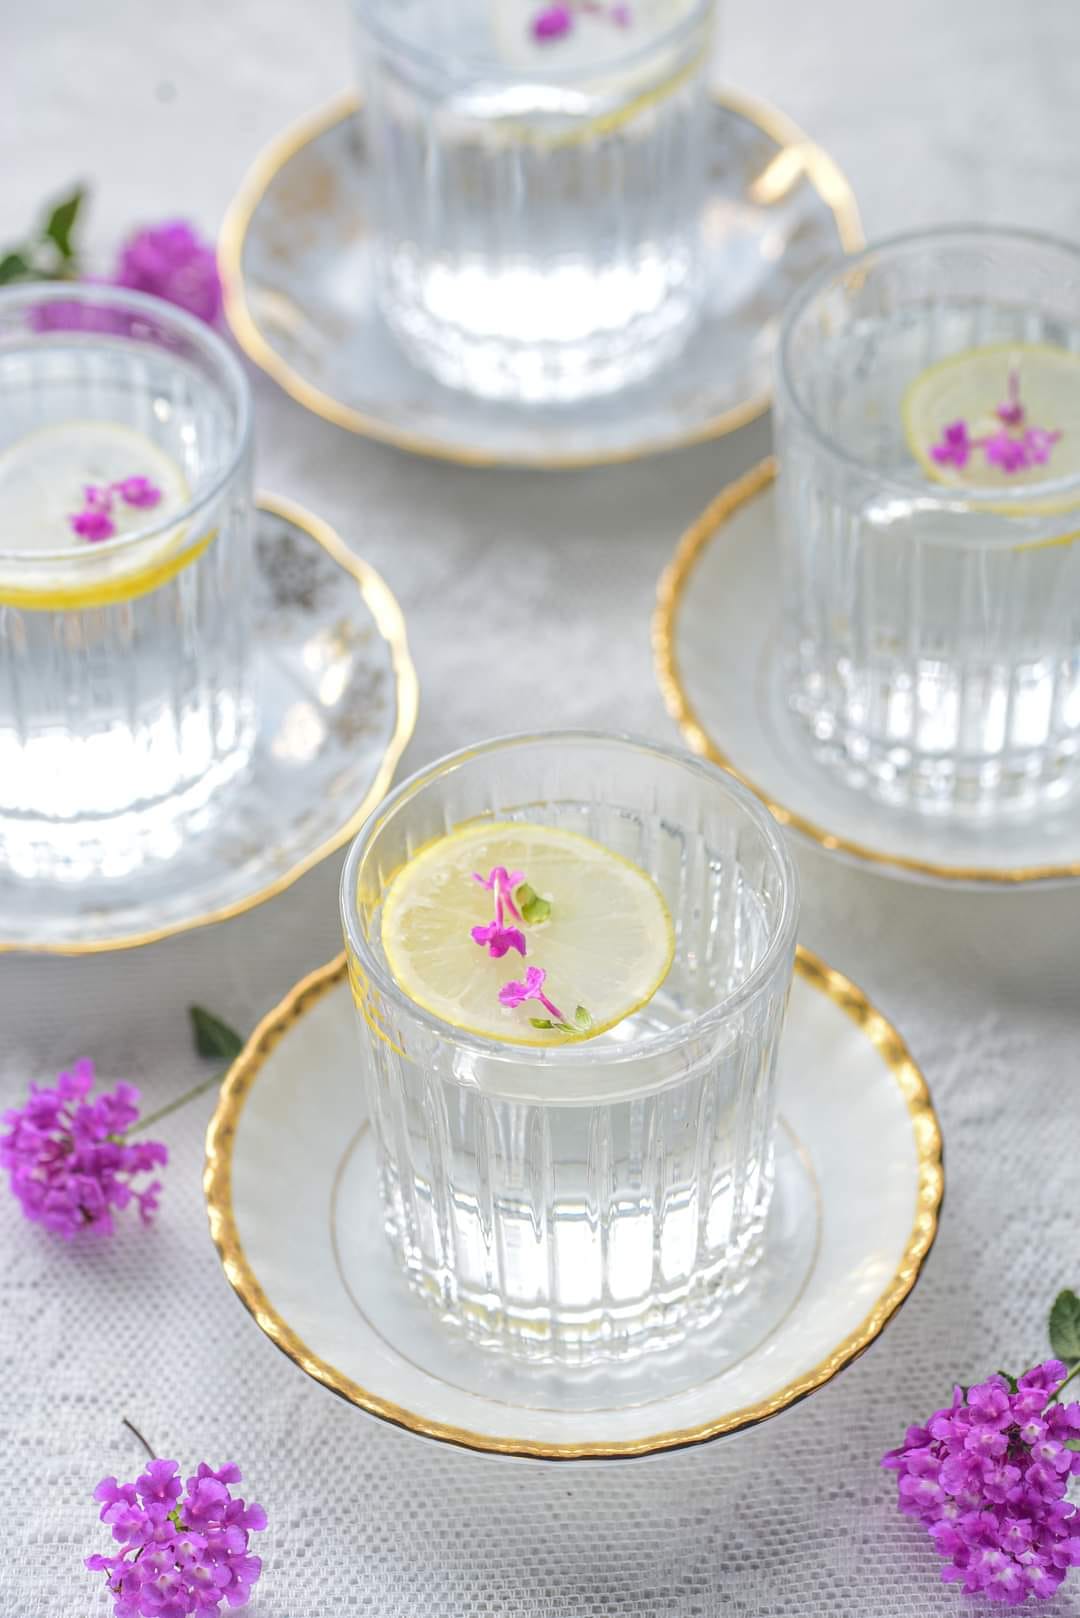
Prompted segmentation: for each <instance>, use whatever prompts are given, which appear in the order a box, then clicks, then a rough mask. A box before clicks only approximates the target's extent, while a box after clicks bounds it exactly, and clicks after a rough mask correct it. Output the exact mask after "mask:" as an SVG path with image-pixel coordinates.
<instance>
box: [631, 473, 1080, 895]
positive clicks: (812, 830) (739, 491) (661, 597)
mask: <svg viewBox="0 0 1080 1618" xmlns="http://www.w3.org/2000/svg"><path fill="white" fill-rule="evenodd" d="M778 464H779V463H778V462H777V459H776V457H775V456H768V457H767V458H766V459H765V460H763V461H759V462H758V464H757V465H756V466H754V467H751V469H750V471H749V472H746V473H744V474H743V476H742V477H740V478H736V479H735V481H734V482H733V483H729V484H728V485H727V486H726V487H725V488H724V489H722V490H721V491H720V493H719V494H718V495H717V497H716V499H715V500H713V501H712V503H711V504H710V505H708V506H706V508H705V510H704V511H703V512H702V514H701V516H700V517H699V518H698V519H697V521H696V522H694V523H691V525H690V527H689V528H688V529H687V530H686V532H685V533H684V534H683V536H682V538H681V539H680V541H679V544H678V546H677V547H676V551H675V555H674V557H673V559H672V560H671V562H669V563H668V565H667V567H666V568H665V569H664V571H663V573H662V574H661V575H660V581H659V584H658V585H657V591H656V607H655V610H654V612H653V620H652V648H653V667H654V669H655V671H656V678H657V681H658V683H659V686H660V692H661V695H662V696H663V699H664V705H665V707H666V708H667V711H668V713H669V714H670V715H671V717H672V719H674V721H675V723H676V724H677V725H678V727H679V730H680V732H681V733H682V738H683V740H684V741H685V743H686V745H687V747H689V749H690V751H691V752H692V753H697V754H698V755H699V757H701V758H707V759H710V760H711V761H712V763H713V764H719V765H720V767H721V769H724V770H727V771H728V772H729V773H730V774H731V775H733V776H734V777H735V778H736V780H737V781H741V782H742V784H743V786H745V787H749V789H750V791H751V792H752V793H754V795H755V797H758V798H760V799H761V801H762V803H763V804H764V805H765V807H766V808H767V809H768V810H769V811H770V812H771V813H772V814H773V815H775V817H776V819H777V820H778V821H779V822H780V824H781V825H782V826H787V827H789V828H790V829H791V830H792V831H795V832H798V833H799V835H800V836H802V837H805V838H807V839H808V840H809V841H810V842H812V843H816V844H817V845H818V847H819V848H823V849H825V851H826V852H827V853H830V854H843V855H846V856H848V857H849V858H851V859H857V860H861V861H863V862H865V863H866V864H867V865H872V866H875V867H879V868H883V869H884V870H886V871H910V872H911V873H912V874H914V875H918V876H921V877H929V878H930V879H931V880H933V881H935V882H960V883H966V884H967V885H968V886H994V887H1005V888H1009V887H1019V886H1020V885H1022V884H1024V883H1030V882H1062V881H1066V880H1069V879H1071V878H1073V877H1078V876H1080V860H1077V861H1073V862H1071V863H1070V864H1067V865H1017V866H1006V867H1002V868H995V867H994V866H987V865H944V864H940V863H938V862H936V861H933V860H919V859H915V858H913V857H912V856H910V855H907V854H886V853H883V852H882V850H881V849H877V848H871V847H870V846H869V844H867V843H859V842H856V841H854V839H852V838H850V837H844V836H842V835H841V834H840V833H839V832H832V831H829V830H828V829H827V828H826V827H824V826H819V825H818V824H817V822H816V821H813V820H810V819H808V818H807V816H806V815H802V814H800V813H799V811H798V810H797V809H792V808H790V806H789V805H787V804H784V803H779V802H778V801H777V800H776V799H775V798H773V797H772V796H771V795H770V793H769V792H767V791H766V789H765V788H764V787H763V786H760V785H759V784H758V783H757V782H756V781H752V780H751V779H750V777H749V776H748V775H746V774H744V772H743V771H742V770H740V768H739V766H738V765H737V764H736V762H735V760H734V759H733V758H732V757H731V755H730V754H729V753H727V752H725V751H724V749H723V748H722V747H721V746H720V744H719V742H717V741H716V740H715V739H714V738H713V737H712V736H710V735H709V732H708V731H707V730H706V729H705V726H704V725H703V724H702V722H701V720H700V718H699V717H698V713H697V709H696V708H695V707H694V704H693V702H692V701H691V700H690V695H689V693H688V691H687V689H686V686H685V684H684V683H683V677H682V670H681V668H680V666H679V653H678V624H679V611H680V608H681V607H682V603H683V598H684V596H685V594H686V591H687V588H688V586H689V584H690V581H691V579H692V578H693V574H694V569H695V567H696V566H697V564H698V562H699V561H700V560H701V557H702V555H703V554H704V552H705V550H706V547H707V546H708V545H709V542H710V541H711V540H712V539H714V538H715V537H716V535H717V534H719V533H720V531H721V530H722V529H723V527H724V525H725V523H726V522H727V521H728V519H729V518H730V517H732V516H733V515H734V514H735V513H736V512H737V511H738V510H739V509H740V508H741V507H742V506H744V505H747V504H748V503H749V502H750V501H751V500H754V499H756V498H757V497H758V496H759V495H761V494H763V493H764V492H765V491H766V490H767V489H768V488H769V486H770V484H771V483H772V482H773V480H774V479H775V477H776V472H777V466H778Z"/></svg>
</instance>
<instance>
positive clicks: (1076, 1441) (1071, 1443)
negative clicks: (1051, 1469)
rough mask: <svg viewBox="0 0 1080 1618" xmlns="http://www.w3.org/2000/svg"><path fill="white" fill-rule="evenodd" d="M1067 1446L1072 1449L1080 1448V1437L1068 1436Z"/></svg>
mask: <svg viewBox="0 0 1080 1618" xmlns="http://www.w3.org/2000/svg"><path fill="white" fill-rule="evenodd" d="M1065 1448H1066V1449H1072V1450H1080V1438H1067V1439H1066V1440H1065Z"/></svg>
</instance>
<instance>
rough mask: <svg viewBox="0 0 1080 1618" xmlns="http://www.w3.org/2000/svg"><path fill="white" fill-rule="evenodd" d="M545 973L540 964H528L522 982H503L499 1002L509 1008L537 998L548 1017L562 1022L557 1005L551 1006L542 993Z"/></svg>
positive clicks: (561, 1015)
mask: <svg viewBox="0 0 1080 1618" xmlns="http://www.w3.org/2000/svg"><path fill="white" fill-rule="evenodd" d="M546 977H547V973H546V972H545V971H544V968H543V967H542V966H530V967H527V968H526V970H525V981H524V983H504V984H503V986H502V988H501V989H500V990H499V1004H500V1005H503V1006H509V1007H510V1008H511V1010H513V1009H514V1007H516V1006H520V1005H523V1004H524V1002H525V1001H526V1000H539V1002H540V1004H541V1005H542V1006H543V1008H544V1010H545V1011H546V1012H547V1014H548V1016H549V1017H553V1018H554V1020H555V1021H556V1022H562V1021H563V1020H564V1019H563V1014H562V1012H561V1011H560V1010H559V1008H558V1006H553V1005H552V1003H551V1001H550V1000H549V999H548V997H547V995H546V994H545V993H544V980H545V979H546Z"/></svg>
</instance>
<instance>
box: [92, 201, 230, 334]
mask: <svg viewBox="0 0 1080 1618" xmlns="http://www.w3.org/2000/svg"><path fill="white" fill-rule="evenodd" d="M113 279H114V281H115V283H116V285H117V286H118V287H130V288H131V289H132V291H134V292H151V293H153V294H155V295H156V296H157V297H159V298H165V299H166V301H167V302H169V303H175V304H176V305H177V306H178V307H179V308H181V309H186V310H187V311H188V313H189V314H192V315H197V316H198V318H199V319H200V320H205V321H206V322H207V324H208V325H211V326H212V325H213V324H214V322H215V321H216V320H217V318H218V316H219V315H220V313H221V280H220V277H219V276H218V270H217V261H216V259H215V257H214V250H213V248H212V247H211V246H210V245H209V244H208V243H206V242H204V241H202V240H201V239H200V238H199V237H198V236H197V235H196V233H195V231H194V230H192V228H191V226H190V225H188V224H185V223H184V221H183V220H181V219H174V220H170V221H168V222H167V223H165V224H162V225H152V226H150V227H149V228H148V229H146V230H140V231H137V232H136V233H135V235H134V236H132V237H131V238H130V239H129V240H128V241H127V242H126V243H125V245H124V246H123V247H122V248H121V250H120V256H119V258H118V260H117V264H116V273H115V275H114V277H113Z"/></svg>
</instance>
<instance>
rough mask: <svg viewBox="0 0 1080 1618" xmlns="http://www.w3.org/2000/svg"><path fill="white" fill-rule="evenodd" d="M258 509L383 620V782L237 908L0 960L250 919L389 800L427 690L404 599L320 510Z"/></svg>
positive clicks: (11, 949)
mask: <svg viewBox="0 0 1080 1618" xmlns="http://www.w3.org/2000/svg"><path fill="white" fill-rule="evenodd" d="M255 504H256V507H257V508H258V510H260V511H266V512H269V513H270V514H271V515H272V516H275V517H282V518H284V519H285V521H286V522H290V523H292V524H293V525H294V527H296V528H300V529H302V530H303V531H304V532H305V533H306V534H308V535H310V537H311V538H312V539H313V540H314V541H315V542H316V544H318V545H321V546H322V548H323V550H324V551H326V552H327V554H328V555H329V556H331V557H332V558H333V560H334V561H335V562H336V563H337V565H338V566H339V567H340V568H342V569H343V570H344V571H345V572H346V573H349V574H351V575H352V577H353V578H354V579H355V580H356V582H357V584H358V585H359V587H360V594H361V596H362V598H363V600H364V603H365V605H366V606H367V608H368V611H369V612H370V613H371V616H372V617H373V618H374V620H375V624H376V627H377V629H378V631H379V633H380V635H381V636H382V638H383V640H384V641H385V642H386V644H387V646H388V647H389V648H390V662H391V667H392V669H393V672H394V686H395V703H396V707H397V714H396V718H395V721H394V731H393V734H392V736H391V737H390V740H389V742H388V743H387V746H386V751H385V753H384V754H383V757H382V762H381V763H380V765H379V768H378V770H377V772H376V774H375V778H374V780H373V781H372V783H371V786H370V787H369V788H368V791H367V792H366V793H365V795H364V797H363V800H362V801H361V803H360V804H359V805H358V806H357V808H356V809H355V810H354V811H353V813H352V814H351V815H350V816H349V818H348V820H347V821H345V823H344V824H343V825H342V826H341V827H339V829H338V830H337V831H336V832H334V834H333V835H332V836H331V837H328V838H327V839H326V840H325V841H324V842H322V843H320V844H319V845H318V847H317V848H314V849H312V851H311V853H310V854H305V855H304V857H303V858H302V859H300V860H298V861H297V862H296V864H295V865H292V866H290V868H289V869H288V870H287V871H286V872H284V874H283V875H282V876H279V877H276V878H275V879H274V881H273V882H268V883H267V884H266V886H265V887H262V888H259V889H258V890H257V891H256V892H255V893H251V894H248V895H247V896H246V897H245V898H243V899H237V900H236V901H235V902H234V903H233V904H230V905H222V906H221V907H220V908H219V909H217V910H208V911H206V912H205V913H204V914H202V915H200V916H190V917H187V918H186V919H185V920H183V921H179V922H174V923H172V924H171V925H170V926H168V927H155V928H151V929H150V930H148V931H146V932H141V933H128V934H125V935H122V936H121V937H119V938H90V939H80V940H79V941H78V942H77V943H51V942H46V941H43V942H40V943H33V942H27V941H26V940H23V939H15V940H13V939H5V938H0V955H4V954H8V955H16V954H18V955H104V954H106V953H108V952H110V951H112V950H124V949H139V948H141V947H142V945H144V944H155V943H157V942H158V940H159V939H162V938H173V937H175V936H176V935H177V934H178V933H188V932H194V931H195V930H196V929H197V928H199V927H211V926H213V925H215V923H217V922H219V921H229V920H231V919H232V917H233V916H242V915H244V914H245V913H246V912H247V911H248V910H254V909H255V908H256V907H257V906H258V905H261V904H265V903H266V902H267V900H269V899H275V898H276V897H277V896H278V894H279V893H284V892H285V890H286V889H287V888H291V887H292V885H293V883H294V882H298V881H299V880H300V878H301V877H302V876H304V875H305V874H306V873H307V872H308V871H310V870H312V869H313V868H314V867H315V866H316V865H318V864H320V863H321V862H322V861H323V860H325V859H327V858H328V857H329V856H330V855H331V854H333V853H335V852H336V851H337V849H339V848H341V847H342V845H343V844H344V843H347V842H348V841H349V839H350V838H351V837H354V836H355V835H356V833H357V832H358V831H359V830H360V827H361V826H362V825H363V823H364V821H365V820H366V819H367V817H368V815H369V814H370V813H371V811H372V809H374V808H375V806H376V804H377V803H378V802H379V801H380V799H381V798H383V797H384V796H385V793H386V790H387V788H388V787H389V785H390V783H391V781H392V780H393V777H394V771H395V770H396V769H397V766H398V762H399V760H400V758H401V755H402V753H403V752H404V751H405V748H406V746H407V745H408V742H409V738H410V737H411V736H412V733H413V730H414V729H415V726H416V715H417V710H418V707H419V701H420V687H419V683H418V681H417V677H416V669H415V668H414V666H413V661H412V658H411V657H410V655H409V645H408V640H407V638H406V633H405V619H404V616H403V614H402V611H401V608H400V607H399V605H398V602H397V598H396V597H395V595H394V594H393V592H392V590H391V589H390V586H389V585H388V584H387V583H386V582H385V580H384V579H383V578H382V575H381V574H379V573H377V572H376V571H375V569H374V568H373V567H371V566H370V565H369V564H368V563H367V562H365V561H363V560H362V558H361V557H359V556H357V555H356V554H355V552H353V551H351V550H350V549H349V547H348V546H347V545H346V544H345V542H344V540H343V539H341V538H340V537H339V536H338V534H337V533H335V531H334V529H333V528H331V527H330V525H329V523H326V522H324V521H323V520H322V518H321V517H316V516H315V514H314V512H311V511H308V510H306V509H305V507H303V506H300V505H297V504H296V502H295V501H292V500H286V499H285V498H284V497H283V496H281V495H274V494H265V493H261V494H259V495H257V496H256V500H255Z"/></svg>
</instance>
